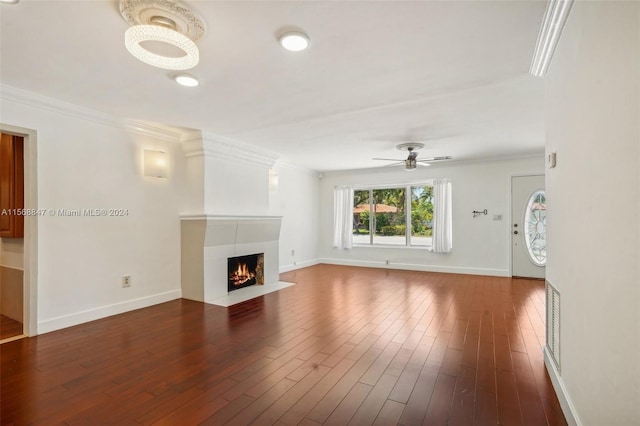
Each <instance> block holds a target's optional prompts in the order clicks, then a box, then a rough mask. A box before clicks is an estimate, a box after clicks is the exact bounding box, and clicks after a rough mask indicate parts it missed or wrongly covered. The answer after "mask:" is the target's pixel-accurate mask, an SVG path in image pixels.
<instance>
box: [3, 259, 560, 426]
mask: <svg viewBox="0 0 640 426" xmlns="http://www.w3.org/2000/svg"><path fill="white" fill-rule="evenodd" d="M282 279H283V280H287V281H293V282H296V283H298V285H296V286H293V287H289V288H287V289H284V290H281V291H278V292H275V293H271V294H268V295H266V296H263V297H260V298H257V299H254V300H251V301H249V302H245V303H242V304H239V305H236V306H233V307H230V308H222V307H218V306H212V305H205V304H202V303H197V302H192V301H188V300H176V301H172V302H168V303H164V304H161V305H157V306H153V307H150V308H146V309H141V310H138V311H133V312H129V313H126V314H122V315H118V316H114V317H110V318H106V319H103V320H99V321H94V322H91V323H87V324H83V325H80V326H76V327H72V328H68V329H65V330H61V331H58V332H53V333H49V334H45V335H42V336H39V337H35V338H30V339H22V340H18V341H15V342H11V343H6V344H4V345H2V346H1V348H0V350H1V352H2V354H1V359H2V364H1V373H2V378H1V392H2V393H1V395H0V397H1V406H2V407H1V411H0V415H1V419H2V424H3V425H11V424H15V425H23V424H31V423H33V424H47V425H56V424H74V425H75V424H79V425H92V426H93V425H109V424H113V425H130V424H143V425H149V424H158V425H197V424H204V425H221V424H231V425H243V424H249V423H252V424H257V425H263V424H265V425H266V424H278V425H295V424H302V425H317V424H331V425H337V424H353V425H369V424H379V425H393V424H402V425H421V424H427V425H445V424H449V425H509V426H511V425H564V424H566V422H565V419H564V417H563V415H562V412H561V410H560V407H559V404H558V400H557V398H556V396H555V394H554V391H553V388H552V385H551V383H550V381H549V378H548V376H547V373H546V371H545V368H544V365H543V358H542V349H541V347H542V344H543V342H544V284H543V283H542V282H539V281H532V280H515V279H513V280H512V279H508V278H495V277H482V276H470V275H451V274H438V273H425V272H409V271H388V270H381V269H364V268H352V267H341V266H331V265H318V266H314V267H311V268H306V269H302V270H299V271H294V272H290V273H287V274H283V275H282Z"/></svg>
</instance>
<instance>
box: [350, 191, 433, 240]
mask: <svg viewBox="0 0 640 426" xmlns="http://www.w3.org/2000/svg"><path fill="white" fill-rule="evenodd" d="M418 186H429V187H431V188H433V180H427V181H420V182H411V183H406V184H387V185H358V186H353V187H352V188H353V193H354V198H353V200H352V201H351V204H352V205H353V203H354V201H355V192H356V191H369V212H370V218H374V220H371V219H369V243H367V244H363V243H356V242H354V243H353V246H354V247H358V248H360V247H381V248H403V249H429V250H430V249H431V248H432V247H433V236H432V240H431V244H428V245H412V244H411V231H412V222H411V199H412V192H411V188H412V187H418ZM380 189H404V191H405V197H404V203H405V213H404V214H405V232H404V236H405V243H404V244H403V245H400V244H380V243H374V242H373V238H374V236H375V235H374V234H375V214H372V213H371V212H372V211H373V191H375V190H380ZM353 207H355V206H353ZM374 213H375V212H374Z"/></svg>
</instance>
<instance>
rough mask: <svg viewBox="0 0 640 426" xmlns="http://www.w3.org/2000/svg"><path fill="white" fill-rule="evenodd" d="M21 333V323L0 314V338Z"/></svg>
mask: <svg viewBox="0 0 640 426" xmlns="http://www.w3.org/2000/svg"><path fill="white" fill-rule="evenodd" d="M21 334H22V323H21V322H19V321H16V320H14V319H11V318H9V317H6V316H4V315H0V340H2V339H7V338H9V337H15V336H19V335H21Z"/></svg>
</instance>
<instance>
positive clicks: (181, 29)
mask: <svg viewBox="0 0 640 426" xmlns="http://www.w3.org/2000/svg"><path fill="white" fill-rule="evenodd" d="M120 13H121V14H122V17H123V18H124V19H125V20H126V21H127V22H128V23H129V24H130V25H132V26H131V28H129V29H128V30H127V31H126V32H125V46H126V47H127V50H128V51H129V52H130V53H131V54H132V55H133V56H135V57H136V58H137V59H139V60H140V61H142V62H144V63H146V64H149V65H152V66H154V67H158V68H163V69H168V70H187V69H190V68H193V67H195V66H196V65H198V62H199V60H200V53H199V51H198V47H197V46H196V44H195V41H196V40H198V39H199V38H200V37H202V35H203V34H204V25H203V24H202V21H201V20H200V19H199V18H198V17H196V16H195V15H194V14H193V13H192V12H191V11H190V10H189V9H187V8H186V7H184V6H183V5H182V4H181V3H179V2H178V1H171V0H120ZM143 43H145V44H148V43H156V44H158V45H160V46H162V45H163V44H164V45H165V46H164V47H169V48H173V49H178V50H180V51H181V53H182V54H181V55H178V56H172V55H167V54H164V53H165V52H161V53H160V52H155V51H152V50H151V49H150V47H149V46H147V45H143ZM166 45H168V46H166Z"/></svg>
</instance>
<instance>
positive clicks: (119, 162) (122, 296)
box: [1, 97, 186, 333]
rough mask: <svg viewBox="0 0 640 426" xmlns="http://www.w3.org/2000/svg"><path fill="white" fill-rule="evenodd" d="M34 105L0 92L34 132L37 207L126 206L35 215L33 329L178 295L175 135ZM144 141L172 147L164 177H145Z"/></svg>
mask: <svg viewBox="0 0 640 426" xmlns="http://www.w3.org/2000/svg"><path fill="white" fill-rule="evenodd" d="M47 103H49V104H50V102H47ZM34 105H39V104H38V103H35V104H34ZM34 105H28V103H25V102H23V101H20V102H17V101H14V100H9V99H7V98H4V97H3V99H2V104H1V108H2V121H3V122H4V123H6V124H10V125H14V126H20V127H24V128H28V129H34V130H36V131H37V132H38V208H45V209H83V208H93V209H97V208H101V209H102V208H104V209H110V208H121V209H128V212H129V213H128V216H126V217H55V216H50V215H49V214H47V215H45V216H44V217H42V218H40V219H39V223H38V262H39V270H38V331H39V332H40V333H42V332H46V331H50V330H53V329H57V328H62V327H65V326H68V325H73V324H77V323H80V322H85V321H89V320H91V319H95V318H99V317H102V316H105V315H110V314H114V313H118V312H122V311H125V310H130V309H134V308H136V307H140V306H146V305H149V304H153V303H158V302H160V301H164V300H169V299H172V298H176V297H179V295H180V293H179V288H180V223H179V220H178V212H179V211H180V210H181V205H182V204H183V196H182V192H183V189H184V186H185V182H186V177H185V171H184V162H185V161H184V156H183V153H182V150H181V147H180V145H179V144H177V143H171V142H167V141H163V140H160V139H157V138H154V137H151V136H144V135H142V134H139V133H133V132H131V131H128V130H126V129H125V127H124V126H117V125H110V124H105V123H106V122H103V121H101V120H97V121H94V120H91V119H86V118H83V117H80V116H79V115H81V114H74V113H71V114H70V113H67V112H61V111H62V110H57V109H56V108H52V107H50V106H47V105H45V106H44V107H42V106H34ZM144 148H148V149H159V150H164V151H167V152H168V153H169V158H170V173H169V178H168V179H154V178H145V177H143V175H142V152H143V149H144ZM123 275H130V276H131V278H132V286H131V288H127V289H123V288H122V286H121V278H122V276H123Z"/></svg>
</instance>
